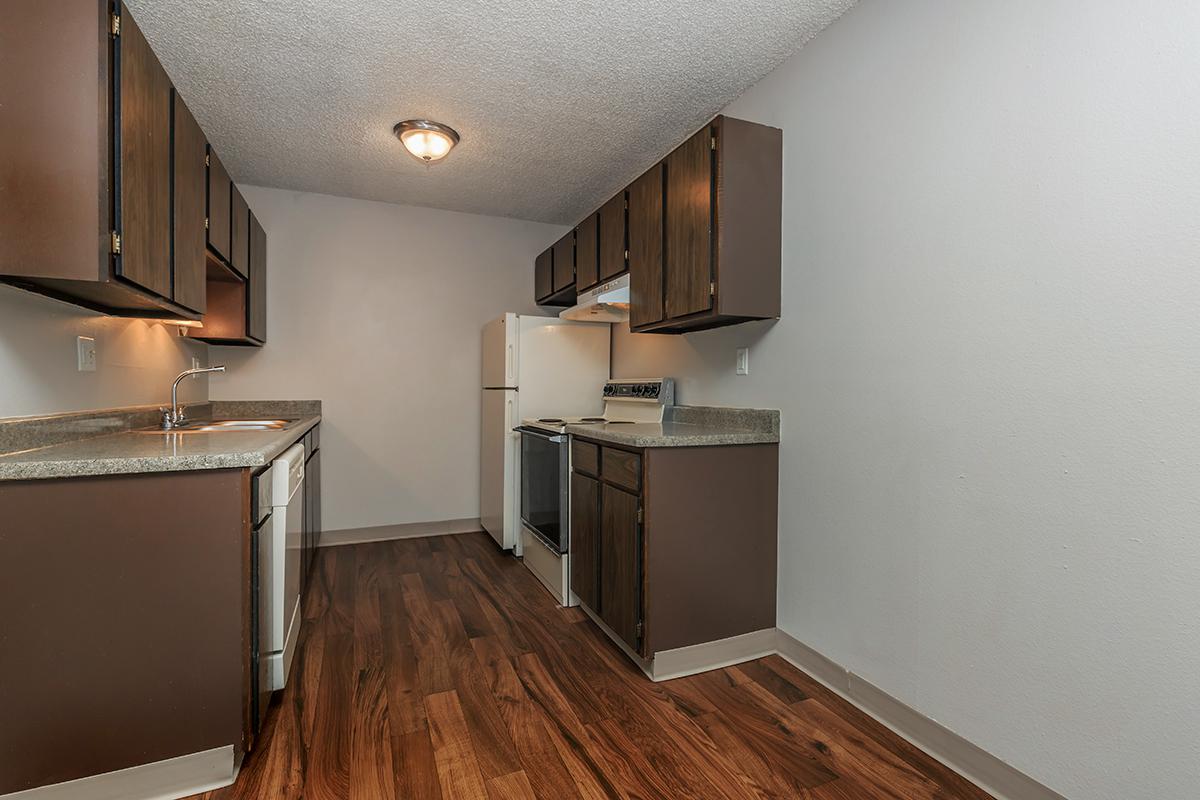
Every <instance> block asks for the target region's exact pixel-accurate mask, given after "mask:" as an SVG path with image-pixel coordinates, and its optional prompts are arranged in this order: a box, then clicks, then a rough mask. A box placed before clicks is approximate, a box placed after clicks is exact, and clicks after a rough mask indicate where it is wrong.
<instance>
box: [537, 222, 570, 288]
mask: <svg viewBox="0 0 1200 800" xmlns="http://www.w3.org/2000/svg"><path fill="white" fill-rule="evenodd" d="M547 256H548V257H549V258H547ZM533 268H534V271H533V282H534V295H535V296H534V300H536V301H537V303H538V305H542V306H573V305H575V231H574V230H569V231H567V232H566V234H565V235H564V236H563V237H562V238H561V239H559V240H558V241H557V242H555V243H554V244H553V245H552V246H551V247H550V249H549V250H546V251H545V252H543V253H542V254H541V255H539V256H538V257H537V259H535V260H534V262H533ZM547 277H548V279H549V286H550V291H549V293H548V294H546V293H544V292H545V289H546V286H547Z"/></svg>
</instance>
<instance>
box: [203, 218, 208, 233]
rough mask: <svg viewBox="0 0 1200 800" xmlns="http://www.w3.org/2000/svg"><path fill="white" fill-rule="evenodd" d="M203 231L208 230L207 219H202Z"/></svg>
mask: <svg viewBox="0 0 1200 800" xmlns="http://www.w3.org/2000/svg"><path fill="white" fill-rule="evenodd" d="M204 230H208V217H205V218H204Z"/></svg>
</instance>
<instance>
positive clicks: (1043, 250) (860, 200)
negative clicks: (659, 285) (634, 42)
mask: <svg viewBox="0 0 1200 800" xmlns="http://www.w3.org/2000/svg"><path fill="white" fill-rule="evenodd" d="M1198 34H1200V6H1198V5H1197V4H1195V3H1191V2H1184V1H1183V0H1156V1H1155V2H1148V3H1137V4H1127V3H1124V4H1118V3H1087V2H1066V1H1061V2H1051V3H1045V2H1030V1H1029V0H1025V1H1024V2H998V1H996V2H961V3H956V2H935V1H934V0H906V2H885V1H884V0H865V2H863V3H861V4H860V5H859V6H858V7H857V8H856V9H854V10H852V11H851V12H849V13H848V14H847V15H846V16H845V17H843V18H842V19H841V20H840V21H838V22H836V23H835V24H834V25H833V26H832V27H831V28H829V29H828V30H827V31H825V32H824V33H823V34H821V35H820V36H819V37H817V39H816V40H814V41H813V42H812V43H810V44H809V45H808V46H806V47H805V48H804V49H803V50H802V51H801V52H800V53H799V54H798V55H796V56H795V57H793V58H792V59H791V60H790V61H788V62H787V63H785V64H784V65H783V66H781V67H780V68H779V69H778V70H777V71H776V72H775V73H773V74H772V75H770V76H768V77H767V78H766V79H764V80H763V81H762V82H761V83H760V84H759V85H758V86H756V87H754V88H753V89H752V90H751V91H749V92H748V93H747V94H746V95H745V96H744V97H743V98H741V99H740V100H738V101H737V102H735V103H734V104H733V105H732V106H731V107H730V108H729V109H728V113H730V114H732V115H735V116H740V117H744V118H749V119H754V120H758V121H761V122H765V123H768V124H772V125H777V126H779V127H781V128H783V129H784V131H785V182H784V192H785V202H784V216H785V224H784V254H783V258H784V262H783V263H784V277H783V281H784V309H783V318H782V319H781V320H780V321H779V322H778V323H761V324H754V325H747V326H741V327H738V328H732V329H728V330H724V331H716V332H711V333H704V334H696V335H690V336H687V337H680V338H665V337H650V336H630V335H629V334H628V333H623V334H619V335H618V336H617V339H616V343H615V356H614V358H615V371H616V374H617V375H624V376H632V375H635V374H637V375H643V374H667V375H672V374H673V375H676V376H678V377H680V378H681V379H682V383H681V390H680V395H681V398H680V399H681V400H682V401H683V402H687V403H722V404H730V405H752V406H766V407H778V408H781V409H782V411H783V445H782V454H781V457H782V465H781V482H782V485H781V487H780V501H781V502H780V535H781V542H780V589H779V608H780V623H781V625H782V627H784V628H785V629H786V630H787V631H788V632H790V633H791V634H793V635H794V636H796V637H797V638H799V639H800V640H802V641H804V642H806V643H807V644H809V645H811V646H813V647H815V648H817V649H818V650H820V651H821V652H823V653H824V654H825V655H827V656H829V657H830V658H832V659H834V660H836V661H838V662H840V663H841V664H843V665H846V666H847V667H849V668H850V669H852V670H853V671H854V672H857V673H859V674H860V675H862V676H863V677H865V678H866V679H867V680H869V681H871V682H872V683H874V684H876V685H877V686H879V687H881V688H883V689H884V690H886V691H887V692H889V693H891V694H893V695H895V696H897V697H899V698H900V699H901V700H903V701H905V702H906V703H908V704H910V705H912V706H914V707H915V708H916V709H918V710H919V711H921V712H923V713H924V714H926V715H927V716H930V717H932V718H934V719H936V720H938V721H939V722H941V723H943V724H944V725H946V726H948V727H949V728H951V729H952V730H954V731H956V732H958V733H959V734H961V735H963V736H965V737H967V738H968V739H970V740H972V741H974V742H975V743H977V744H979V745H980V746H982V747H983V748H985V749H987V750H989V751H990V752H992V753H993V754H995V755H997V756H999V757H1000V758H1002V759H1004V760H1006V761H1008V762H1010V763H1011V764H1013V765H1014V766H1016V767H1017V768H1019V769H1021V770H1023V771H1025V772H1027V773H1029V774H1030V775H1032V776H1033V777H1034V778H1036V779H1038V780H1040V781H1042V782H1043V783H1045V784H1047V785H1049V786H1050V787H1052V788H1054V789H1056V790H1057V791H1059V792H1061V793H1063V794H1065V795H1066V796H1068V797H1071V798H1079V799H1081V800H1082V799H1083V798H1104V799H1105V800H1129V799H1130V798H1154V799H1155V800H1190V799H1191V798H1195V797H1196V796H1197V794H1196V793H1197V787H1198V786H1200V669H1198V668H1200V535H1198V532H1200V448H1198V445H1197V442H1198V441H1200V312H1198V309H1200V48H1197V47H1196V41H1197V35H1198ZM746 344H748V345H752V348H753V349H752V351H751V357H750V365H751V374H750V375H749V376H746V377H735V376H734V374H733V372H734V351H735V348H736V347H738V346H740V345H746Z"/></svg>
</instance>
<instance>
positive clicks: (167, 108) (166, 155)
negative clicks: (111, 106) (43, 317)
mask: <svg viewBox="0 0 1200 800" xmlns="http://www.w3.org/2000/svg"><path fill="white" fill-rule="evenodd" d="M122 16H123V17H124V19H125V21H124V22H123V23H122V28H121V36H120V38H119V39H118V42H119V48H120V51H119V52H120V67H119V69H120V80H119V88H120V136H121V143H120V162H119V164H118V167H119V170H120V200H121V204H120V221H119V226H120V227H119V230H120V233H121V255H120V258H119V259H118V261H117V273H118V274H119V275H120V276H121V277H122V278H124V279H125V280H127V281H130V282H132V283H134V284H137V285H138V286H141V287H142V288H144V289H147V290H149V291H151V292H154V293H155V294H157V295H161V296H163V297H170V296H171V80H170V78H168V77H167V73H166V70H164V69H163V67H162V64H160V63H159V61H158V57H157V56H155V55H154V51H153V50H151V49H150V44H149V43H148V42H147V41H146V38H145V37H144V36H143V35H142V31H141V29H140V28H138V25H137V23H136V22H134V20H133V17H132V15H129V14H123V15H122Z"/></svg>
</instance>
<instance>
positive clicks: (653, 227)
mask: <svg viewBox="0 0 1200 800" xmlns="http://www.w3.org/2000/svg"><path fill="white" fill-rule="evenodd" d="M665 172H666V171H665V169H664V168H663V165H662V163H661V162H660V163H658V164H655V165H654V166H653V167H651V168H650V169H649V170H647V171H646V173H645V174H644V175H642V177H640V178H638V179H637V180H636V181H634V182H633V183H632V184H630V186H629V294H630V297H629V326H630V328H632V329H633V330H637V329H639V328H644V327H646V326H647V325H652V324H654V323H656V322H661V321H662V318H663V175H664V174H665Z"/></svg>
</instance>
